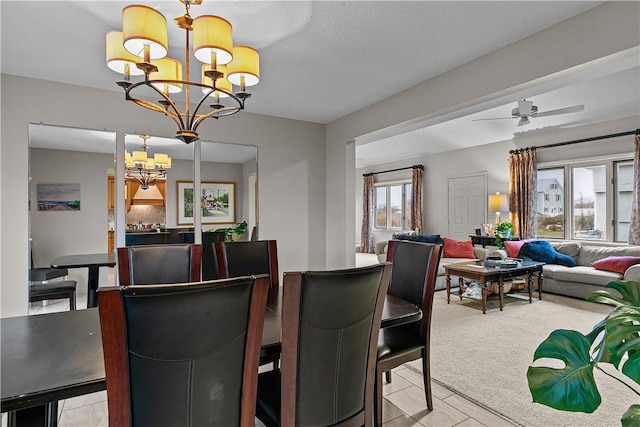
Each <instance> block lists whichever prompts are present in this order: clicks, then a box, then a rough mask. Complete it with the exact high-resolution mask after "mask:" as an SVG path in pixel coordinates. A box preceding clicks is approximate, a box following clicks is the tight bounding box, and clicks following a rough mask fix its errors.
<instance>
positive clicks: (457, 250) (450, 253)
mask: <svg viewBox="0 0 640 427" xmlns="http://www.w3.org/2000/svg"><path fill="white" fill-rule="evenodd" d="M443 240H444V257H445V258H471V259H476V255H475V253H474V252H473V243H471V240H467V241H466V242H461V241H460V240H455V239H449V238H448V237H443Z"/></svg>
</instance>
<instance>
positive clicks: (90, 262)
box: [51, 252, 116, 268]
mask: <svg viewBox="0 0 640 427" xmlns="http://www.w3.org/2000/svg"><path fill="white" fill-rule="evenodd" d="M115 265H116V257H115V254H114V253H113V252H111V253H104V254H82V255H65V256H61V257H59V258H56V259H54V260H53V261H52V262H51V267H54V268H82V267H114V266H115Z"/></svg>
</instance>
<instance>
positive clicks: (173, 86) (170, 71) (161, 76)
mask: <svg viewBox="0 0 640 427" xmlns="http://www.w3.org/2000/svg"><path fill="white" fill-rule="evenodd" d="M151 63H152V64H153V65H155V66H157V67H158V71H156V72H155V73H153V74H152V75H151V79H152V80H182V63H180V62H179V61H176V60H175V59H173V58H162V59H155V60H153V61H151ZM151 84H152V85H153V86H155V87H156V88H158V90H161V91H164V90H165V89H167V90H168V91H169V93H178V92H182V83H160V82H158V83H151Z"/></svg>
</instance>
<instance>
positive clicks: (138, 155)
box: [131, 151, 147, 166]
mask: <svg viewBox="0 0 640 427" xmlns="http://www.w3.org/2000/svg"><path fill="white" fill-rule="evenodd" d="M131 157H132V160H133V164H135V165H136V166H138V165H144V164H145V163H147V152H146V151H134V152H133V154H132V156H131Z"/></svg>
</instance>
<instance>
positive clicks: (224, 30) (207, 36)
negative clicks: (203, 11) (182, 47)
mask: <svg viewBox="0 0 640 427" xmlns="http://www.w3.org/2000/svg"><path fill="white" fill-rule="evenodd" d="M193 55H194V56H195V57H196V59H198V61H200V62H203V63H205V64H213V63H214V62H215V64H216V65H217V64H220V65H224V64H228V63H229V62H231V59H232V58H233V56H232V55H233V38H232V28H231V24H230V23H229V21H227V20H226V19H223V18H220V17H219V16H212V15H203V16H198V17H197V18H195V19H194V20H193ZM213 55H215V61H214V60H213Z"/></svg>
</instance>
